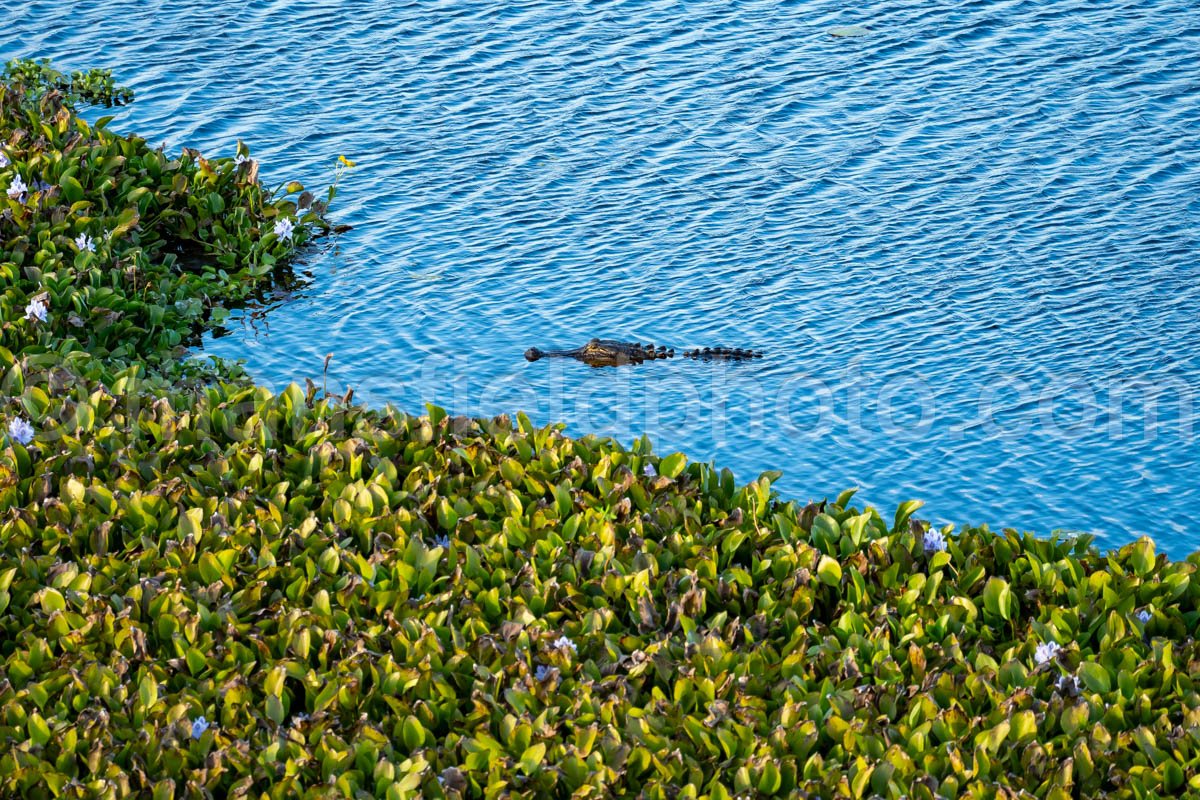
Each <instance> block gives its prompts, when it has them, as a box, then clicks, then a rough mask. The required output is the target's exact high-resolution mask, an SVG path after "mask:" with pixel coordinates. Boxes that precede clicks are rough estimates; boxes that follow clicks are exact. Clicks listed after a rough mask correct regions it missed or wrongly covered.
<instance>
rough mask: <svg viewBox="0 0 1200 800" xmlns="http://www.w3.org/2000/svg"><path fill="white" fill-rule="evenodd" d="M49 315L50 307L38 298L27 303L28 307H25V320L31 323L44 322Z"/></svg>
mask: <svg viewBox="0 0 1200 800" xmlns="http://www.w3.org/2000/svg"><path fill="white" fill-rule="evenodd" d="M49 313H50V307H49V306H48V305H46V301H45V300H43V299H42V298H40V297H35V298H33V299H32V300H30V301H29V305H27V306H25V319H27V320H29V321H30V322H33V321H34V320H37V321H38V322H45V321H46V317H47V316H48V315H49Z"/></svg>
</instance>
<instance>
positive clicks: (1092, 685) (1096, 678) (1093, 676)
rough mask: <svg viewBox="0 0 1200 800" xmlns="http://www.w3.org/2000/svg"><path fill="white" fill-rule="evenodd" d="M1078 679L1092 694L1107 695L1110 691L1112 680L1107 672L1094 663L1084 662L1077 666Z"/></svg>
mask: <svg viewBox="0 0 1200 800" xmlns="http://www.w3.org/2000/svg"><path fill="white" fill-rule="evenodd" d="M1079 677H1080V678H1081V679H1082V680H1083V682H1084V684H1085V685H1086V686H1087V687H1088V688H1089V689H1091V690H1092V691H1093V692H1099V693H1100V694H1105V693H1107V692H1108V691H1109V690H1110V689H1112V678H1111V677H1110V676H1109V674H1108V670H1106V669H1105V668H1104V667H1102V666H1100V665H1099V664H1097V663H1096V662H1095V661H1085V662H1083V663H1082V664H1080V665H1079Z"/></svg>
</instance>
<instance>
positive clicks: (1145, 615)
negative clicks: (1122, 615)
mask: <svg viewBox="0 0 1200 800" xmlns="http://www.w3.org/2000/svg"><path fill="white" fill-rule="evenodd" d="M1134 616H1136V617H1137V621H1138V622H1140V623H1142V624H1143V625H1145V624H1146V623H1147V622H1149V621H1150V617H1151V614H1150V611H1149V609H1145V608H1143V609H1142V610H1141V611H1139V612H1137V614H1135V615H1134Z"/></svg>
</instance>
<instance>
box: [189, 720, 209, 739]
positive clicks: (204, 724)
mask: <svg viewBox="0 0 1200 800" xmlns="http://www.w3.org/2000/svg"><path fill="white" fill-rule="evenodd" d="M208 728H209V722H208V720H206V719H205V718H204V717H202V716H201V717H197V718H196V720H195V721H194V722H192V738H193V739H199V738H200V737H201V736H203V735H204V732H205V731H206V730H208Z"/></svg>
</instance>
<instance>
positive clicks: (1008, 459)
mask: <svg viewBox="0 0 1200 800" xmlns="http://www.w3.org/2000/svg"><path fill="white" fill-rule="evenodd" d="M0 18H2V19H3V21H4V22H5V25H4V26H3V30H0V56H2V57H4V58H12V57H16V56H50V57H53V58H54V59H55V60H56V62H58V64H59V65H60V66H62V67H67V68H86V67H92V66H107V67H111V68H113V69H115V70H117V72H118V73H119V75H120V76H121V77H122V78H123V79H124V81H125V82H127V83H129V84H130V85H132V86H133V87H134V88H135V90H136V91H137V94H138V100H137V102H136V103H135V104H134V105H133V106H131V107H130V108H129V109H127V110H123V111H121V112H120V113H119V114H118V119H117V121H116V122H114V123H113V126H114V128H117V129H123V130H134V131H138V132H141V133H144V134H148V135H150V136H152V137H157V138H160V139H161V141H162V142H163V143H164V144H165V145H166V147H167V148H168V149H170V150H177V148H179V147H180V146H182V145H185V144H186V145H189V146H193V147H198V148H201V149H202V150H204V151H206V152H207V153H210V154H232V153H233V152H234V147H235V143H236V140H237V139H238V138H243V139H245V140H246V141H247V142H248V143H250V144H251V145H252V146H253V148H254V154H255V155H256V157H258V158H259V159H260V161H261V174H262V175H263V176H265V178H266V179H267V180H268V181H283V180H285V179H290V178H294V177H298V178H300V179H302V180H304V181H306V182H307V183H308V184H309V185H318V184H321V183H322V182H327V181H328V180H329V179H330V177H331V167H332V163H333V162H334V160H335V158H336V157H337V156H338V155H339V154H343V153H344V154H346V155H347V156H349V157H351V158H354V159H356V160H357V161H358V164H359V166H358V168H357V169H356V170H355V171H354V172H353V173H352V174H351V175H350V176H349V179H348V180H347V182H346V183H345V185H344V187H343V193H342V195H341V196H340V198H339V200H338V202H337V205H336V216H337V218H338V220H339V221H341V222H347V223H351V224H353V225H354V226H355V227H354V230H353V231H352V232H350V233H348V234H346V235H344V236H342V237H341V238H340V240H339V241H338V242H337V244H336V246H333V247H325V248H321V249H318V250H314V251H313V252H312V253H310V254H309V255H308V256H307V257H306V259H305V263H304V264H303V269H304V270H305V271H306V272H307V273H308V274H309V275H310V276H311V277H310V280H309V282H308V285H307V287H306V288H304V289H303V290H302V291H301V292H299V293H298V294H296V295H293V296H290V297H288V298H287V299H286V300H283V301H281V302H277V303H273V304H272V305H271V306H270V307H269V308H267V309H258V310H256V311H255V312H253V313H249V314H245V315H241V316H238V317H235V318H234V320H232V322H231V323H230V325H229V326H228V330H227V331H226V332H225V333H226V335H223V336H218V337H210V338H209V339H208V340H207V341H206V343H205V349H206V351H208V352H211V353H214V354H218V355H221V356H226V357H234V358H244V359H246V361H247V364H248V367H249V369H250V371H251V372H252V373H253V374H254V375H255V376H256V377H258V378H259V379H261V380H262V381H263V382H265V383H268V384H272V385H274V386H276V387H277V388H278V387H281V386H282V385H283V384H285V383H286V382H288V381H290V380H293V379H299V378H302V377H304V376H319V373H320V371H321V363H322V360H323V358H324V356H325V354H326V353H331V352H332V353H333V354H334V360H333V363H332V366H331V372H330V378H331V380H332V381H333V382H334V383H335V384H336V385H337V386H339V387H341V386H344V385H349V386H353V387H354V388H355V390H356V396H357V397H358V398H360V399H364V400H367V401H369V402H371V403H374V404H380V405H381V404H383V403H385V402H391V403H394V404H396V405H397V406H400V407H402V408H405V409H408V410H412V411H418V410H420V409H421V407H422V404H423V403H424V402H426V401H433V402H437V403H439V404H441V405H444V406H447V407H448V408H450V409H451V410H452V411H454V412H458V413H470V414H488V415H490V414H496V413H500V412H504V411H514V410H516V409H524V410H526V411H527V412H528V413H529V414H530V415H531V416H532V417H533V418H534V419H535V420H537V421H541V422H550V421H554V420H561V421H565V422H566V423H567V425H568V430H569V431H570V432H573V433H583V432H589V431H593V432H599V433H605V434H611V435H614V436H616V437H618V438H619V439H620V440H622V441H625V442H628V441H630V440H631V439H632V438H633V437H635V436H637V435H640V434H641V433H643V432H648V433H649V434H650V436H651V438H652V439H653V440H654V442H655V444H656V447H657V448H658V449H659V450H660V451H663V452H666V451H670V450H676V449H679V450H684V451H685V452H687V453H689V454H690V455H691V456H693V457H695V458H698V459H701V460H708V459H712V460H714V461H715V462H716V463H718V464H720V465H727V466H730V467H731V468H733V469H734V470H735V472H736V474H737V477H738V478H739V480H748V479H751V478H753V477H755V476H756V475H757V474H758V473H759V472H760V471H762V470H766V469H780V470H782V471H783V477H782V478H781V479H780V481H779V484H778V485H779V487H780V488H781V489H782V490H783V491H784V492H785V493H786V494H788V495H790V496H794V497H797V498H799V499H808V498H810V497H820V496H824V495H826V494H830V493H835V492H837V491H838V490H840V489H842V488H844V487H847V486H852V485H857V486H860V487H862V492H863V495H864V496H865V498H866V499H867V500H868V501H869V502H873V503H876V504H879V505H882V506H893V505H895V504H896V503H898V502H899V501H901V500H904V499H907V498H910V497H920V498H923V499H925V500H926V501H927V502H928V505H927V507H926V512H924V513H926V515H927V516H929V517H931V518H933V519H936V520H948V521H956V522H968V521H969V522H988V523H990V524H992V525H995V526H1015V527H1019V528H1023V529H1030V530H1035V531H1038V532H1040V533H1047V532H1049V531H1050V530H1051V529H1055V528H1065V529H1070V530H1086V531H1092V532H1096V533H1098V534H1100V535H1101V536H1102V537H1103V541H1104V542H1105V543H1107V544H1113V545H1115V544H1120V543H1122V542H1124V541H1127V540H1129V539H1130V538H1131V537H1132V536H1134V535H1135V534H1138V533H1143V532H1146V533H1150V534H1152V535H1153V536H1154V537H1155V538H1156V539H1157V540H1158V541H1159V542H1160V544H1161V545H1163V546H1164V547H1165V548H1166V549H1168V550H1170V551H1171V552H1172V553H1174V554H1176V555H1182V554H1184V553H1186V552H1190V551H1192V550H1196V549H1198V548H1200V532H1198V531H1200V510H1198V509H1200V496H1198V491H1197V483H1198V481H1197V476H1198V475H1200V471H1198V464H1197V461H1198V455H1200V447H1198V445H1197V441H1196V435H1197V431H1196V430H1194V429H1193V428H1194V427H1195V426H1193V425H1192V414H1193V408H1192V405H1194V402H1193V401H1194V399H1195V398H1194V394H1195V392H1196V391H1197V388H1198V387H1200V357H1198V355H1197V348H1196V342H1197V333H1198V329H1200V289H1198V286H1200V284H1198V281H1197V272H1198V267H1197V261H1196V255H1195V254H1196V253H1197V251H1198V248H1197V245H1198V241H1197V239H1198V238H1200V237H1198V233H1197V231H1198V229H1200V228H1198V225H1197V223H1198V221H1200V164H1198V163H1197V157H1198V154H1200V122H1198V120H1200V60H1198V59H1197V58H1196V53H1197V52H1200V11H1198V10H1197V7H1196V5H1195V4H1194V2H1192V0H1145V2H1140V3H1137V4H1131V3H1127V2H1112V1H1111V0H1106V1H1105V0H1102V1H1101V2H1082V1H1075V2H1072V1H1071V0H1061V1H1060V2H1055V3H1040V2H1020V1H1018V0H1011V1H1009V2H966V3H952V4H938V5H928V4H916V3H901V2H894V1H892V2H882V1H879V0H865V2H863V3H859V4H853V6H852V7H851V6H846V5H845V4H843V3H833V2H828V1H827V0H818V1H817V2H762V1H757V2H756V1H755V0H720V1H719V2H718V1H717V0H695V1H694V2H688V3H682V2H671V1H670V0H653V1H652V0H625V1H622V0H606V1H596V2H585V1H584V0H577V1H576V2H570V1H568V0H555V1H554V2H551V1H550V0H524V2H511V0H509V1H506V2H494V1H493V0H472V1H471V2H463V1H462V0H445V1H444V2H408V3H398V4H394V3H378V2H367V0H358V1H357V2H341V1H340V0H339V2H336V3H335V2H325V1H322V0H311V1H310V2H305V3H284V2H241V3H238V2H228V0H220V2H217V0H193V1H192V2H187V3H183V2H174V1H173V0H172V1H170V2H169V1H168V0H157V2H156V1H155V0H149V1H147V0H86V1H85V2H76V3H70V4H64V3H61V2H58V0H54V1H53V2H49V1H39V2H30V1H29V0H16V2H12V0H10V2H8V3H6V4H5V8H4V10H3V11H2V12H0ZM851 24H863V25H866V26H868V27H869V28H871V29H872V30H873V31H874V32H873V33H872V34H871V35H869V36H864V37H858V38H835V37H832V36H830V35H829V34H828V32H829V30H830V29H831V28H834V27H836V26H839V25H851ZM597 335H598V336H612V337H627V338H634V339H638V340H641V341H653V342H655V343H660V342H661V343H668V344H673V345H676V346H690V345H706V344H707V345H727V346H756V347H761V348H762V349H764V350H766V351H767V353H768V356H769V357H768V358H767V359H765V360H763V361H761V362H756V363H754V364H752V365H744V366H720V365H712V364H703V363H693V362H682V361H679V360H676V361H673V362H665V363H654V364H648V365H643V366H641V367H637V368H629V369H621V370H612V369H608V370H592V369H589V368H588V367H586V366H584V365H581V364H577V363H573V362H572V363H556V362H550V361H542V362H539V363H536V364H527V363H526V362H525V361H524V360H523V359H522V356H521V354H522V352H523V351H524V350H525V348H527V347H529V346H532V345H537V346H540V347H547V346H573V345H576V344H580V343H582V342H583V341H586V340H587V339H588V338H590V337H592V336H597Z"/></svg>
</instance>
